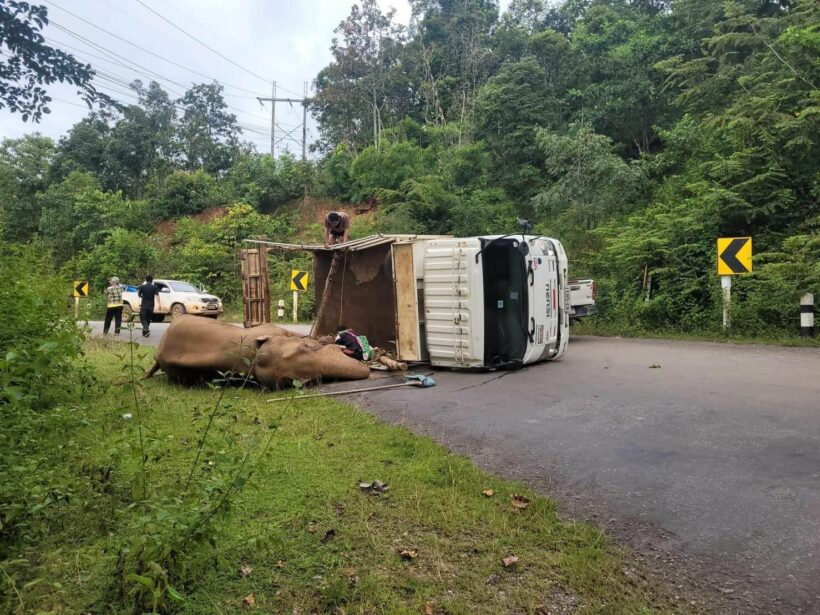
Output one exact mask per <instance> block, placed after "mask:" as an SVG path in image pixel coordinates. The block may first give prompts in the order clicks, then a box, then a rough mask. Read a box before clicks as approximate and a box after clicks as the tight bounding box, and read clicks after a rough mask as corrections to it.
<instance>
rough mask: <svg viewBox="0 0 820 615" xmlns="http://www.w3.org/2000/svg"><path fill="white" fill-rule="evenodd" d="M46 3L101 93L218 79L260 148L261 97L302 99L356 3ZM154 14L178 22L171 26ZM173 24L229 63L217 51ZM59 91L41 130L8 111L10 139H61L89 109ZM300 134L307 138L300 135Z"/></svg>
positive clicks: (5, 124) (64, 41)
mask: <svg viewBox="0 0 820 615" xmlns="http://www.w3.org/2000/svg"><path fill="white" fill-rule="evenodd" d="M40 2H42V3H44V4H46V6H47V7H48V10H49V19H50V21H51V23H50V24H49V26H47V27H46V29H45V30H44V35H45V36H46V39H47V41H48V42H49V43H50V44H54V45H56V46H57V47H60V48H61V49H63V50H64V51H67V52H69V53H72V54H73V55H75V57H77V58H78V59H80V60H83V61H86V62H89V63H90V64H91V65H92V66H94V68H95V69H97V70H98V71H101V72H102V73H103V76H102V77H99V76H98V77H97V78H96V79H95V85H97V86H98V87H99V88H100V89H102V90H104V91H106V92H107V93H109V94H110V95H111V96H113V97H114V98H117V99H119V100H122V101H123V102H133V101H134V98H133V94H131V95H129V93H128V88H127V87H125V86H124V85H122V82H124V83H129V82H131V81H132V80H133V79H141V80H142V81H143V82H144V83H147V82H148V81H150V80H151V79H152V78H153V79H155V80H156V81H159V82H160V83H161V84H162V86H163V87H164V88H165V89H166V90H167V91H168V92H169V94H170V95H171V96H172V97H178V96H180V95H181V94H182V92H183V90H184V89H185V88H186V87H190V85H191V84H193V83H202V82H204V81H208V79H206V78H205V77H203V76H202V75H205V76H207V77H209V78H211V79H216V80H218V81H219V82H220V83H221V84H222V85H224V86H225V91H224V95H225V100H226V102H227V103H228V105H230V107H231V108H230V111H231V112H232V113H234V114H236V116H237V120H238V121H239V123H240V124H241V125H242V126H243V127H245V130H244V138H245V139H246V140H250V141H253V142H254V143H255V144H256V146H257V149H259V150H260V151H269V150H270V106H269V103H265V106H262V105H260V103H259V102H258V101H257V100H256V98H255V97H256V96H270V93H271V82H272V81H273V80H276V82H277V96H279V97H282V96H295V97H296V96H298V97H300V96H301V94H302V91H303V87H304V82H305V81H307V82H308V83H310V82H311V81H312V80H313V78H314V77H315V76H316V74H317V73H318V71H319V70H320V69H321V68H323V67H324V66H326V65H327V64H328V62H329V61H330V60H331V55H330V43H331V39H332V38H333V30H334V29H335V28H336V26H338V24H339V22H340V21H342V20H343V19H344V18H345V17H346V16H347V15H348V14H349V12H350V7H351V6H352V4H353V2H352V0H289V1H286V0H54V1H53V2H51V1H50V0H40ZM35 3H37V2H36V0H35ZM379 3H380V4H381V6H382V8H383V9H384V10H386V9H387V8H389V7H394V8H395V9H396V17H397V20H398V21H400V22H402V23H404V24H407V22H408V20H409V17H410V9H409V5H408V4H407V2H406V0H379ZM506 4H508V2H507V1H506V0H504V1H502V5H506ZM148 7H150V9H154V10H155V11H156V12H157V13H160V14H161V15H162V16H163V17H165V18H166V19H167V20H168V21H169V22H172V23H168V22H166V21H163V19H162V18H161V17H160V16H158V15H156V14H154V13H152V12H151V10H150V9H149V8H148ZM83 20H86V21H83ZM172 24H174V25H176V26H178V27H179V28H180V29H182V30H185V31H186V32H187V33H189V34H190V35H192V36H193V37H195V38H196V39H198V40H199V41H201V43H204V44H205V45H207V46H210V47H212V48H213V49H214V50H216V51H217V52H219V53H220V54H222V55H223V56H225V58H228V59H223V58H222V57H220V56H219V55H217V54H216V53H214V52H212V51H209V50H208V49H207V48H206V47H205V46H203V45H202V44H200V43H198V42H196V41H195V40H193V39H192V38H190V37H189V36H186V34H184V33H183V32H181V31H180V29H177V28H175V27H174V25H172ZM103 30H106V31H107V32H104V31H103ZM117 37H120V38H117ZM122 39H125V40H122ZM126 41H128V42H126ZM129 43H133V44H129ZM134 45H138V46H139V47H142V48H144V49H138V48H137V47H135V46H134ZM112 54H116V55H113V57H112ZM152 54H155V55H152ZM117 56H120V57H117ZM229 60H230V61H229ZM171 62H174V63H175V64H176V65H175V64H173V63H171ZM133 63H136V64H138V65H140V66H139V67H137V66H134V64H133ZM234 63H235V64H234ZM237 65H239V66H237ZM240 67H241V68H240ZM152 72H153V74H152ZM196 73H201V74H200V75H197V74H196ZM158 75H159V76H161V77H162V79H160V78H158ZM112 80H113V81H112ZM118 82H120V83H118ZM183 86H184V87H183ZM49 94H50V95H51V96H52V97H53V98H54V101H53V102H52V103H51V110H52V112H51V114H50V115H47V116H44V117H43V120H42V121H41V122H40V123H39V124H32V123H24V122H23V121H22V120H21V118H20V115H19V114H13V113H10V112H9V111H8V109H2V110H0V136H3V137H19V136H22V135H23V134H26V133H29V132H34V131H39V132H41V133H42V134H45V135H48V136H50V137H53V138H54V139H57V138H58V137H60V136H61V135H62V134H64V133H65V132H66V131H67V130H68V129H69V128H70V127H71V126H72V125H73V124H74V123H76V122H77V121H79V120H80V119H82V117H84V116H85V115H86V114H87V112H88V110H87V108H86V107H85V105H84V103H83V102H82V101H81V100H80V99H79V97H78V96H77V94H76V91H75V89H74V88H72V87H68V86H64V85H61V84H58V85H56V86H51V87H49ZM276 120H277V124H280V125H281V128H282V129H283V130H279V129H278V128H277V138H278V137H279V136H284V133H285V131H288V130H291V129H293V128H295V127H297V126H298V125H299V124H300V123H301V108H300V107H298V106H294V108H292V109H291V108H289V107H288V105H287V104H282V103H280V104H278V105H277V107H276ZM308 124H309V135H308V136H309V139H310V138H316V136H317V135H316V127H315V124H314V123H313V122H309V123H308ZM293 134H294V136H296V137H301V135H300V131H299V130H296V131H295V132H294V133H293ZM287 147H289V148H290V150H291V151H293V152H294V153H295V152H297V151H298V150H299V146H298V145H296V144H295V143H293V142H291V141H288V140H284V141H282V142H281V143H280V144H278V145H277V155H278V154H279V153H280V151H284V149H285V148H287Z"/></svg>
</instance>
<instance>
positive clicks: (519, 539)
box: [6, 341, 682, 615]
mask: <svg viewBox="0 0 820 615" xmlns="http://www.w3.org/2000/svg"><path fill="white" fill-rule="evenodd" d="M113 348H114V346H113V345H112V344H111V343H109V342H104V341H90V342H88V343H87V350H88V355H89V357H90V359H91V361H92V362H93V364H94V365H95V367H96V369H97V371H98V373H99V377H100V387H99V394H98V395H97V396H95V398H94V399H89V400H87V403H86V404H85V405H83V406H81V407H76V408H74V409H73V410H72V413H73V414H72V416H74V419H73V421H72V423H71V425H72V426H71V427H70V428H66V427H65V426H64V427H63V428H62V429H60V430H58V431H57V433H54V434H43V437H44V438H53V440H54V446H55V453H54V461H55V463H58V464H60V467H61V468H64V472H65V479H66V480H69V481H73V484H74V497H72V498H71V499H70V500H67V501H64V502H62V503H61V505H60V507H59V509H56V510H55V511H54V512H53V513H52V517H51V518H50V520H49V528H48V532H47V533H44V535H43V536H42V537H40V538H38V539H37V541H36V544H34V545H33V546H32V548H31V549H30V550H29V552H28V553H25V554H23V555H24V556H25V557H26V558H27V559H28V561H29V566H28V568H27V571H26V573H25V575H24V576H22V577H18V578H17V584H16V590H15V591H19V593H20V595H19V596H16V595H15V594H13V593H12V592H11V591H7V592H6V596H7V597H8V598H9V599H10V602H9V603H8V606H9V607H10V610H13V609H15V608H17V610H19V609H20V608H21V607H22V608H24V610H25V612H49V613H87V612H93V613H102V612H124V611H120V610H118V609H121V608H122V605H121V603H117V602H116V601H115V600H114V599H113V598H112V593H111V587H110V586H111V583H112V576H113V569H114V567H115V566H116V557H117V555H116V549H117V546H116V545H118V544H121V541H122V540H123V538H124V537H123V535H122V532H124V531H128V530H126V529H125V528H127V527H133V525H132V526H127V525H126V524H124V523H123V522H122V517H123V515H124V514H128V511H127V508H126V507H125V506H124V503H125V502H127V501H128V495H127V492H128V489H129V487H128V485H129V480H130V477H131V476H132V475H133V473H134V471H135V468H136V465H137V464H138V463H139V462H138V461H135V460H134V459H133V458H131V457H128V456H123V455H122V454H121V451H122V449H123V447H124V446H126V447H127V446H132V447H133V446H134V443H135V442H136V441H137V439H138V437H139V436H138V433H137V428H136V425H135V421H134V420H133V419H129V418H124V417H123V415H124V414H126V413H129V412H132V405H131V404H130V403H129V400H130V399H131V396H132V395H133V393H132V392H131V391H128V390H126V389H125V388H124V387H123V386H121V384H120V383H121V381H122V378H123V376H122V371H121V368H120V366H119V364H118V363H119V362H118V360H117V359H116V358H115V356H114V354H113V353H114V350H113ZM139 394H140V396H141V399H142V406H143V410H142V412H143V415H144V419H143V425H144V429H145V434H146V435H145V437H146V438H150V439H151V441H152V442H153V445H152V447H151V449H150V450H151V456H152V458H151V460H150V466H149V467H150V468H151V470H150V474H149V476H148V478H147V482H148V483H149V484H151V485H154V486H156V485H159V484H165V485H171V486H173V485H178V486H179V488H180V489H182V488H183V487H182V486H183V484H184V483H185V480H186V478H187V473H188V468H190V467H191V462H192V460H193V459H194V457H195V455H196V442H197V439H198V435H199V434H200V433H201V432H202V430H203V429H204V426H205V424H206V423H207V412H205V409H206V408H207V407H208V406H209V405H210V406H212V405H213V398H214V396H215V395H216V393H215V392H214V391H212V390H208V389H186V388H180V387H178V386H175V385H172V384H169V383H168V381H167V380H166V379H165V377H164V376H160V377H156V378H154V379H152V380H149V381H147V382H146V383H144V385H143V386H142V387H141V388H140V393H139ZM227 397H230V401H231V404H230V406H229V408H230V411H229V412H227V413H226V414H225V415H223V416H220V417H218V418H217V419H216V421H215V425H214V429H212V432H211V434H212V436H211V437H210V440H211V441H210V443H209V445H208V446H207V447H206V448H205V450H204V454H203V457H202V463H201V466H200V468H199V469H198V470H197V471H198V472H208V471H209V468H212V467H213V466H214V464H219V463H221V459H223V458H224V456H225V453H226V450H225V449H227V448H229V447H231V446H237V447H242V446H244V445H246V444H247V443H249V442H252V441H253V439H254V438H255V437H257V436H259V435H260V432H264V431H265V430H266V425H267V423H268V422H269V421H271V420H273V419H274V418H275V417H276V416H277V415H278V414H279V413H280V412H282V408H283V407H284V404H281V403H267V400H268V399H270V398H271V397H272V395H271V394H270V393H263V392H258V391H248V390H241V391H240V390H231V391H229V392H228V394H227ZM263 437H264V435H263ZM231 438H232V439H233V444H231V443H230V442H231ZM129 443H130V444H129ZM112 468H113V470H112ZM372 480H380V481H383V482H384V483H387V484H388V485H389V486H390V489H389V491H386V492H385V493H382V494H380V495H369V494H367V493H366V492H364V491H362V490H361V489H360V488H359V485H358V483H359V482H360V481H372ZM486 490H492V491H493V494H492V495H490V496H488V495H485V494H484V493H482V492H484V491H486ZM487 493H489V492H487ZM513 494H520V495H523V496H525V497H526V498H529V499H530V500H531V501H530V503H529V504H528V506H527V507H526V508H524V509H516V508H514V507H513V506H512V505H511V498H512V496H513ZM220 523H221V525H220V527H219V533H218V536H219V539H218V540H217V541H216V544H215V545H214V548H210V547H208V548H206V549H204V551H203V553H204V555H203V556H202V560H201V561H200V562H199V565H198V566H197V567H196V568H195V569H194V568H192V570H196V572H195V574H194V576H193V577H192V578H191V579H190V581H189V582H188V583H187V585H186V586H185V587H179V588H178V589H179V590H180V591H181V592H182V593H183V594H184V595H185V601H184V602H183V603H181V604H180V605H179V606H178V611H179V612H183V613H234V612H236V613H238V612H254V611H256V612H262V613H284V612H287V613H291V612H294V613H295V612H298V613H454V614H455V613H465V614H466V613H470V614H473V613H488V614H489V613H493V614H495V613H540V614H544V613H607V614H610V613H625V614H626V613H628V614H630V615H632V614H636V613H656V612H678V611H680V610H681V608H682V607H680V606H679V605H676V604H675V603H674V598H673V597H672V596H671V595H670V594H669V593H667V592H666V590H665V588H663V587H660V586H654V587H653V586H651V584H650V583H649V582H648V581H647V580H646V577H645V576H644V574H643V573H642V572H641V571H640V569H639V568H637V567H636V566H635V565H634V563H633V562H632V561H631V560H630V559H629V558H628V556H627V555H626V554H625V553H624V552H622V551H621V550H620V549H618V548H617V547H615V546H614V545H612V544H611V543H610V542H608V540H607V538H606V537H605V536H604V535H603V534H602V533H601V532H600V531H598V530H597V529H595V528H594V527H592V526H590V525H588V524H584V523H576V522H567V521H562V520H560V519H559V518H558V516H557V514H556V507H555V504H554V502H552V501H551V500H549V499H546V498H542V497H536V496H535V495H534V494H532V493H530V492H529V491H528V490H527V489H526V488H525V487H524V486H522V485H521V484H516V483H513V482H509V481H506V480H502V479H500V478H497V477H494V476H491V475H489V474H487V473H485V472H483V471H481V470H479V469H477V468H476V467H475V466H473V465H472V464H471V463H470V462H469V460H467V459H466V458H463V457H460V456H457V455H454V454H452V453H450V452H448V451H447V450H446V449H444V448H443V447H441V446H439V445H437V444H435V443H434V442H432V441H431V440H429V439H428V438H424V437H419V436H416V435H414V434H412V433H411V432H409V431H407V430H405V429H403V428H399V427H393V426H387V425H384V424H382V423H379V422H378V421H377V420H375V419H374V418H373V417H371V416H370V415H368V414H366V413H363V412H360V411H358V410H356V409H355V408H353V407H351V406H347V405H344V404H341V403H338V402H335V401H332V400H322V399H319V400H316V399H311V400H303V401H298V399H297V400H296V401H294V402H292V403H291V404H289V405H288V406H287V410H285V413H284V416H283V419H282V421H281V424H280V426H279V428H278V431H276V434H275V438H274V445H273V447H272V448H271V449H270V450H269V451H268V453H267V455H265V457H264V458H263V459H262V460H261V461H260V463H259V467H258V471H257V472H256V474H255V476H254V478H253V480H252V481H251V482H250V483H249V484H248V485H247V486H246V487H245V488H244V489H243V490H242V491H241V492H240V493H239V494H238V495H237V497H236V498H235V499H233V500H232V509H231V512H230V516H229V517H228V518H227V519H226V520H224V521H221V522H220ZM125 538H127V537H125ZM402 551H405V554H404V556H402V554H401V552H402ZM189 555H190V554H189ZM510 556H515V557H517V558H518V561H517V563H514V564H511V565H509V566H505V565H504V563H503V562H502V560H503V559H504V558H507V557H510ZM38 579H39V581H38ZM251 596H252V599H250V600H249V599H248V598H249V597H251ZM18 598H19V606H18V604H17V603H18ZM248 602H252V605H249V604H248Z"/></svg>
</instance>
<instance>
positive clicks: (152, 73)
mask: <svg viewBox="0 0 820 615" xmlns="http://www.w3.org/2000/svg"><path fill="white" fill-rule="evenodd" d="M51 24H52V25H54V26H55V27H57V28H58V29H59V30H61V31H62V32H65V33H66V34H68V35H69V36H71V37H73V38H76V39H78V40H80V41H81V42H83V43H85V44H86V45H89V46H90V47H92V48H93V49H96V50H97V51H100V52H101V53H103V54H105V55H106V56H108V57H110V58H112V59H111V60H107V61H109V62H111V63H114V64H117V65H119V66H122V67H123V68H126V69H128V70H130V71H132V72H134V73H136V74H137V75H139V76H141V77H143V78H147V79H150V80H159V81H165V82H167V83H172V84H174V85H176V86H179V87H180V88H182V89H183V90H187V89H188V88H189V86H187V85H185V84H183V83H180V82H179V81H176V80H174V79H171V78H169V77H165V76H163V75H161V74H160V73H157V72H156V71H153V70H151V69H150V68H147V67H145V66H143V65H141V64H138V63H136V62H134V61H133V60H130V59H128V58H127V57H125V56H123V55H120V54H118V53H116V52H115V51H111V50H110V49H107V48H106V47H103V46H102V45H100V44H98V43H95V42H94V41H92V40H91V39H88V38H86V37H84V36H82V35H81V34H77V33H76V32H74V31H73V30H71V29H69V28H66V27H65V26H62V25H60V24H57V23H54V22H53V21H52V22H51ZM56 44H63V43H60V42H56ZM66 46H67V47H69V48H73V49H77V48H76V47H71V46H70V45H66ZM81 51H82V53H88V52H87V51H84V50H81ZM98 57H99V56H98ZM114 57H116V58H120V59H122V60H124V61H125V62H127V63H128V64H130V65H132V66H129V65H127V64H123V63H122V62H118V61H117V60H115V59H113V58H114ZM89 64H90V63H89ZM133 66H136V67H137V68H139V69H142V70H143V71H145V73H141V72H140V71H138V70H135V69H134V68H133ZM95 71H97V72H100V71H99V70H98V69H95ZM146 73H147V74H146ZM217 83H219V82H218V81H217ZM124 85H127V86H128V87H130V85H131V84H130V83H125V84H124ZM165 87H166V88H168V89H169V90H170V91H171V92H172V93H174V94H176V95H177V96H179V97H182V96H183V95H184V94H183V93H182V92H179V91H174V90H173V88H170V87H168V86H167V85H166V86H165ZM226 107H228V108H229V109H233V110H235V111H238V112H239V113H243V114H245V115H247V116H249V117H252V118H255V119H260V120H266V119H267V118H265V117H263V116H261V115H256V114H254V113H251V112H249V111H245V110H244V109H240V108H239V107H234V106H233V105H229V104H227V103H226Z"/></svg>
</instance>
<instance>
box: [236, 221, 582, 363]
mask: <svg viewBox="0 0 820 615" xmlns="http://www.w3.org/2000/svg"><path fill="white" fill-rule="evenodd" d="M277 251H282V252H296V251H308V252H312V253H313V255H314V272H313V281H314V293H315V297H316V317H315V320H314V324H313V330H312V332H311V335H312V336H313V337H319V336H321V335H327V334H333V333H335V331H336V330H337V328H338V326H340V325H345V326H347V327H350V328H352V329H354V330H356V331H357V332H358V333H360V334H363V335H366V336H367V337H368V339H369V341H370V343H371V344H372V345H374V346H379V347H381V348H384V349H387V350H390V351H392V352H394V353H395V355H396V357H397V358H398V359H399V360H400V361H406V362H429V363H430V364H432V365H435V366H440V367H449V368H479V369H504V368H515V367H519V366H522V365H526V364H529V363H535V362H537V361H543V360H546V359H555V358H557V357H560V356H561V355H562V354H563V353H564V352H565V351H566V348H567V342H568V340H569V316H570V306H569V281H568V279H567V256H566V253H565V252H564V248H563V246H562V245H561V243H560V242H559V241H557V240H556V239H551V238H549V237H542V236H536V235H522V234H516V235H503V236H492V235H491V236H482V237H464V238H454V237H447V236H429V235H427V236H423V235H377V236H371V237H366V238H364V239H359V240H355V241H351V242H348V243H345V244H340V245H334V246H331V247H325V246H321V245H299V244H285V243H274V242H269V241H261V240H248V247H247V249H244V250H242V254H241V259H242V273H243V296H244V300H245V325H246V326H254V325H257V324H259V323H261V322H269V321H270V297H269V296H268V294H267V293H268V290H267V289H268V283H267V256H268V254H269V253H270V252H277Z"/></svg>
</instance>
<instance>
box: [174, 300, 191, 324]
mask: <svg viewBox="0 0 820 615" xmlns="http://www.w3.org/2000/svg"><path fill="white" fill-rule="evenodd" d="M187 313H188V310H186V309H185V306H184V305H182V304H181V303H175V304H174V305H172V306H171V320H174V319H177V318H179V317H180V316H183V315H185V314H187Z"/></svg>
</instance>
